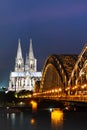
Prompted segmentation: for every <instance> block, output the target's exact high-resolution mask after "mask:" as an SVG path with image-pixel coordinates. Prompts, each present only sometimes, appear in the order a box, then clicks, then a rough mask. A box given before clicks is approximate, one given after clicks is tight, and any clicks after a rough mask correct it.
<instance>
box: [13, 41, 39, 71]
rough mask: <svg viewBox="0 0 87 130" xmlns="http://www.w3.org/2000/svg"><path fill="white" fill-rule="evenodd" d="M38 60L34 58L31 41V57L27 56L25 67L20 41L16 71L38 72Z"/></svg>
mask: <svg viewBox="0 0 87 130" xmlns="http://www.w3.org/2000/svg"><path fill="white" fill-rule="evenodd" d="M36 68H37V67H36V59H35V58H34V53H33V47H32V39H30V48H29V55H26V63H25V66H24V60H23V56H22V49H21V42H20V39H19V40H18V50H17V57H16V61H15V71H19V72H23V71H24V69H25V71H36Z"/></svg>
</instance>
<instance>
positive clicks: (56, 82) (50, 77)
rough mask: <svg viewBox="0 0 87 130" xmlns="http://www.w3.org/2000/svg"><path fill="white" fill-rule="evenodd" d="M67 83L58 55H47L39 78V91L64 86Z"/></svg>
mask: <svg viewBox="0 0 87 130" xmlns="http://www.w3.org/2000/svg"><path fill="white" fill-rule="evenodd" d="M67 84H68V75H67V73H66V71H65V69H64V66H63V63H62V62H61V60H60V58H59V56H58V55H51V56H49V57H48V58H47V59H46V61H45V64H44V67H43V72H42V80H41V91H46V90H50V89H52V88H60V87H61V88H62V90H64V88H65V87H66V86H67Z"/></svg>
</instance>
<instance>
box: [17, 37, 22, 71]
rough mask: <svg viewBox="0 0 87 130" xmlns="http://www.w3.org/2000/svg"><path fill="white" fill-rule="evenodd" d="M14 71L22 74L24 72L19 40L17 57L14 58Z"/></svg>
mask: <svg viewBox="0 0 87 130" xmlns="http://www.w3.org/2000/svg"><path fill="white" fill-rule="evenodd" d="M15 71H16V72H23V71H24V60H23V57H22V50H21V43H20V39H19V40H18V50H17V57H16V60H15Z"/></svg>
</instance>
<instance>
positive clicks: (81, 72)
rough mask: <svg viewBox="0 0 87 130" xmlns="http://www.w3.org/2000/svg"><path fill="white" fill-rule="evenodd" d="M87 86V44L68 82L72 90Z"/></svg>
mask: <svg viewBox="0 0 87 130" xmlns="http://www.w3.org/2000/svg"><path fill="white" fill-rule="evenodd" d="M86 84H87V44H86V45H85V46H84V48H83V50H82V52H81V53H80V55H79V56H78V60H77V62H76V64H75V67H74V69H73V71H72V73H71V76H70V78H69V81H68V86H70V87H71V88H74V87H75V86H76V88H77V87H78V88H79V87H81V86H83V85H86Z"/></svg>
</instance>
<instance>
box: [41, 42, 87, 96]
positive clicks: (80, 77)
mask: <svg viewBox="0 0 87 130" xmlns="http://www.w3.org/2000/svg"><path fill="white" fill-rule="evenodd" d="M46 91H47V92H48V91H49V92H50V93H51V92H56V93H57V92H58V93H61V94H62V95H63V94H71V95H81V94H82V95H87V44H86V45H85V46H84V47H83V49H82V51H81V53H80V54H79V55H75V54H68V55H65V54H61V55H57V54H56V55H50V56H49V57H47V59H46V61H45V64H44V67H43V71H42V78H41V82H40V90H39V92H46Z"/></svg>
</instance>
